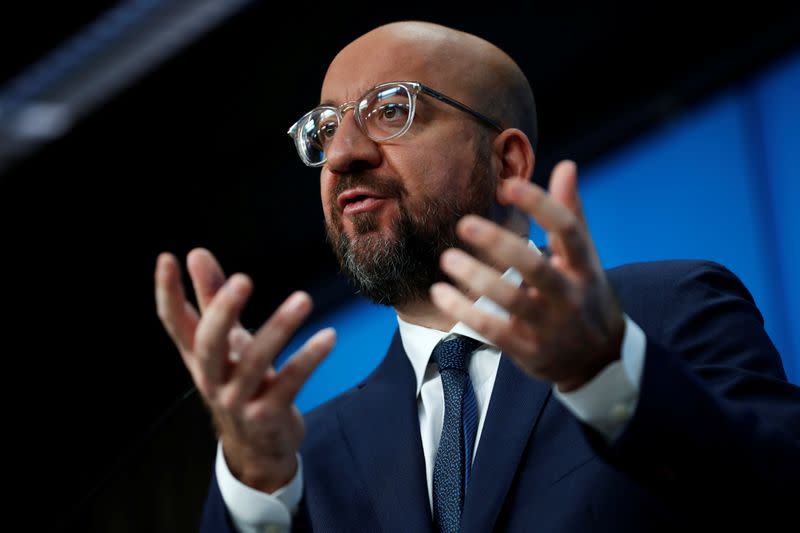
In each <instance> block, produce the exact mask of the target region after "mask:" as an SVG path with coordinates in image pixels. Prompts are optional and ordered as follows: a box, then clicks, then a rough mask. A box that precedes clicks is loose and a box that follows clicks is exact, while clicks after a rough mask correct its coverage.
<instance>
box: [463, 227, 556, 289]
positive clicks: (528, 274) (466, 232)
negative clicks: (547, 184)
mask: <svg viewBox="0 0 800 533" xmlns="http://www.w3.org/2000/svg"><path fill="white" fill-rule="evenodd" d="M456 231H457V233H458V236H459V237H460V238H461V239H463V240H464V242H466V243H467V244H469V245H470V246H472V247H473V248H475V249H477V250H480V251H481V252H482V254H483V255H484V256H485V258H486V259H487V260H490V261H491V263H492V264H493V265H494V266H495V267H497V268H498V269H502V270H505V269H507V268H509V267H514V268H515V269H517V270H518V271H519V273H520V274H521V275H522V277H523V279H524V280H525V281H526V282H528V283H529V284H531V285H533V286H535V287H538V288H540V289H542V290H543V291H545V292H548V293H552V292H557V291H559V290H562V289H563V287H564V285H565V284H566V280H565V279H564V277H563V276H562V274H561V273H559V272H558V271H557V270H556V269H554V268H553V267H552V266H551V265H550V263H549V262H548V260H547V258H546V257H544V256H543V255H542V254H541V253H539V252H538V251H537V250H533V249H532V248H531V247H530V246H529V244H528V242H527V241H525V239H521V238H520V237H519V236H518V235H515V234H513V233H511V232H510V231H508V230H506V229H505V228H501V227H500V226H498V225H497V224H495V223H494V222H490V221H488V220H486V219H485V218H481V217H479V216H475V215H467V216H465V217H464V218H462V219H461V220H460V221H459V222H458V225H457V227H456ZM498 303H499V302H498Z"/></svg>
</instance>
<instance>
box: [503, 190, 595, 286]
mask: <svg viewBox="0 0 800 533" xmlns="http://www.w3.org/2000/svg"><path fill="white" fill-rule="evenodd" d="M500 198H501V200H502V201H505V202H508V203H511V204H513V205H515V206H517V207H519V208H520V209H522V210H523V211H525V212H526V213H528V214H529V215H531V216H532V217H533V218H534V220H535V221H536V222H537V223H538V224H539V225H540V226H541V227H542V228H544V230H545V231H547V232H548V233H549V234H550V237H551V245H552V247H553V251H554V252H555V253H556V254H557V255H560V256H562V257H564V258H565V259H566V262H567V264H568V265H570V266H571V267H573V268H575V269H577V270H583V271H586V270H588V269H590V268H591V261H590V257H591V250H592V248H591V244H590V242H589V238H588V232H587V231H586V228H585V227H584V225H583V223H582V222H581V221H580V220H579V219H578V217H577V216H576V215H575V214H574V213H573V212H572V211H570V210H569V209H568V208H567V207H566V206H564V205H562V204H560V203H559V202H557V201H556V200H554V199H553V198H551V197H550V196H549V195H548V194H547V193H546V192H545V191H544V190H543V189H542V188H541V187H538V186H537V185H534V184H532V183H528V182H524V181H522V180H517V179H513V180H512V179H509V180H506V181H505V182H503V185H502V187H501V189H500Z"/></svg>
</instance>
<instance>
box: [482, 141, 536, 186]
mask: <svg viewBox="0 0 800 533" xmlns="http://www.w3.org/2000/svg"><path fill="white" fill-rule="evenodd" d="M492 149H493V151H494V154H495V156H497V157H498V159H499V161H500V169H499V170H500V171H499V172H498V175H497V177H498V179H499V180H505V179H509V178H516V179H522V180H525V181H528V180H530V179H531V176H533V166H534V163H535V161H536V156H535V155H534V153H533V146H531V141H530V140H529V139H528V136H527V135H525V134H524V133H523V132H522V131H521V130H518V129H516V128H509V129H507V130H503V131H502V132H501V133H500V135H498V136H497V138H495V140H494V142H493V143H492ZM498 185H500V184H499V183H498Z"/></svg>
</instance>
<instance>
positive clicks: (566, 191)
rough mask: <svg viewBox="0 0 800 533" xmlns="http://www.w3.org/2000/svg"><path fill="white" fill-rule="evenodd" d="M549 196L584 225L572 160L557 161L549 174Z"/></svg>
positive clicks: (584, 220) (576, 169) (576, 177)
mask: <svg viewBox="0 0 800 533" xmlns="http://www.w3.org/2000/svg"><path fill="white" fill-rule="evenodd" d="M549 190H550V196H551V197H552V198H554V199H555V200H556V201H557V202H558V203H560V204H561V205H563V206H566V207H567V209H569V210H570V211H572V213H573V214H574V215H575V216H576V217H578V219H579V220H580V221H581V223H582V224H583V225H584V226H586V218H585V217H584V215H583V207H582V206H581V199H580V197H579V196H578V166H577V165H576V164H575V162H574V161H569V160H564V161H561V162H560V163H558V164H557V165H556V166H555V168H554V169H553V172H552V174H550V188H549Z"/></svg>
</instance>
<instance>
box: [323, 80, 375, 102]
mask: <svg viewBox="0 0 800 533" xmlns="http://www.w3.org/2000/svg"><path fill="white" fill-rule="evenodd" d="M381 83H390V82H381ZM378 85H380V83H378V84H376V85H370V86H369V87H367V88H366V89H363V90H361V91H356V93H357V94H358V96H356V97H354V98H349V99H347V100H345V102H352V101H354V100H357V99H358V98H361V97H362V96H364V95H365V94H367V92H369V91H371V90H372V89H374V88H375V87H377V86H378ZM317 107H339V104H337V103H336V102H334V101H333V100H330V99H328V100H323V101H322V102H320V103H319V104H318V105H317Z"/></svg>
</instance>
